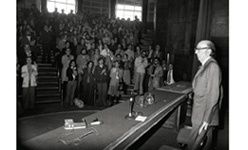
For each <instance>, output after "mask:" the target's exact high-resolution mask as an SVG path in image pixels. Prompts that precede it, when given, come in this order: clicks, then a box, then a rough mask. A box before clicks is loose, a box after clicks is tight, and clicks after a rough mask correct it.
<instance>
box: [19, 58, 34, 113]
mask: <svg viewBox="0 0 248 150" xmlns="http://www.w3.org/2000/svg"><path fill="white" fill-rule="evenodd" d="M21 71H22V75H21V76H22V78H23V83H22V89H23V93H22V94H23V106H24V109H33V108H34V104H35V87H36V86H37V83H36V76H37V75H38V72H37V66H36V65H34V64H32V59H31V58H30V57H27V58H26V64H25V65H24V66H22V69H21Z"/></svg>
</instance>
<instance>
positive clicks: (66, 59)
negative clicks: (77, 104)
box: [61, 48, 74, 96]
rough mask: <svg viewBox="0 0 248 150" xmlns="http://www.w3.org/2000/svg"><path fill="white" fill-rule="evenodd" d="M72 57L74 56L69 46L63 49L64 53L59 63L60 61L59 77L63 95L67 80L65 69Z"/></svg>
mask: <svg viewBox="0 0 248 150" xmlns="http://www.w3.org/2000/svg"><path fill="white" fill-rule="evenodd" d="M73 59H74V56H73V55H71V50H70V48H67V49H66V50H65V54H64V55H63V56H62V59H61V63H62V66H63V67H62V72H61V78H62V83H63V91H64V93H63V94H64V95H63V96H65V95H66V84H67V81H68V77H67V75H66V71H67V68H68V67H69V63H70V61H71V60H73Z"/></svg>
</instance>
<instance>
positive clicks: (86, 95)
mask: <svg viewBox="0 0 248 150" xmlns="http://www.w3.org/2000/svg"><path fill="white" fill-rule="evenodd" d="M93 69H94V63H93V61H89V62H88V63H87V68H85V69H84V71H83V76H82V82H81V87H82V90H81V92H82V100H83V101H84V102H85V104H86V105H91V106H92V105H94V91H95V79H94V76H93Z"/></svg>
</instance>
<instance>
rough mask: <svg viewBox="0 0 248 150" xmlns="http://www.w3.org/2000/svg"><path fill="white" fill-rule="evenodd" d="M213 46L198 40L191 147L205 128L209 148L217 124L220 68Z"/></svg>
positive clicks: (205, 41) (189, 145)
mask: <svg viewBox="0 0 248 150" xmlns="http://www.w3.org/2000/svg"><path fill="white" fill-rule="evenodd" d="M214 51H215V46H214V44H213V43H212V42H211V41H208V40H203V41H200V42H199V43H198V44H197V46H196V48H195V54H196V55H197V58H198V60H199V61H200V63H201V66H200V69H199V70H198V72H197V73H196V75H195V77H194V79H193V82H192V86H193V92H194V97H193V101H194V102H193V110H192V119H191V121H192V132H191V136H190V138H189V143H188V148H189V149H192V146H193V145H194V143H195V140H196V138H197V136H198V135H199V134H200V133H201V132H202V131H203V130H207V131H208V132H207V136H208V142H207V144H206V145H205V148H206V149H211V148H209V146H211V141H212V131H213V129H214V127H216V126H218V124H219V116H218V115H219V108H220V107H219V106H220V103H221V102H220V99H221V98H220V97H221V91H222V89H221V70H220V68H219V66H218V64H217V62H216V60H215V59H214V58H213V57H212V54H213V53H214Z"/></svg>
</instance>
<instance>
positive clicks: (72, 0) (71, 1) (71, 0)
mask: <svg viewBox="0 0 248 150" xmlns="http://www.w3.org/2000/svg"><path fill="white" fill-rule="evenodd" d="M67 3H68V4H75V0H67Z"/></svg>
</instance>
